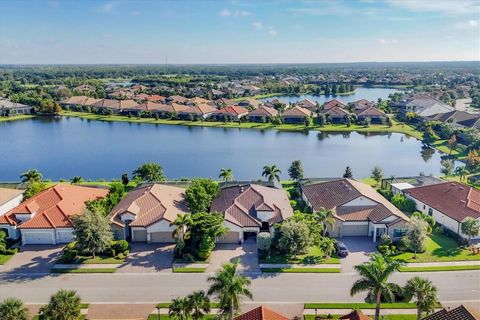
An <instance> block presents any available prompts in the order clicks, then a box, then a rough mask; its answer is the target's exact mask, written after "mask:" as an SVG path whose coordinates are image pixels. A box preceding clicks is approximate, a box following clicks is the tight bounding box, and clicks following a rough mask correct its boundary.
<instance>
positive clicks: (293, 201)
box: [290, 200, 297, 208]
mask: <svg viewBox="0 0 480 320" xmlns="http://www.w3.org/2000/svg"><path fill="white" fill-rule="evenodd" d="M296 206H297V201H296V200H290V207H292V208H295V207H296Z"/></svg>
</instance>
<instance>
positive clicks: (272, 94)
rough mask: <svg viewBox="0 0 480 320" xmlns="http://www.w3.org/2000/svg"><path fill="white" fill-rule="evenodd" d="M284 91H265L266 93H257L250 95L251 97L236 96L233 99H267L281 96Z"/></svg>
mask: <svg viewBox="0 0 480 320" xmlns="http://www.w3.org/2000/svg"><path fill="white" fill-rule="evenodd" d="M280 95H282V93H278V92H277V93H265V94H257V95H255V96H250V97H240V98H234V99H232V100H233V101H243V100H245V99H257V100H258V99H266V98H271V97H275V96H280Z"/></svg>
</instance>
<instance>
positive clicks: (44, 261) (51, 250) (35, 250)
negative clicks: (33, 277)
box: [0, 245, 64, 273]
mask: <svg viewBox="0 0 480 320" xmlns="http://www.w3.org/2000/svg"><path fill="white" fill-rule="evenodd" d="M63 247H64V246H63V245H56V246H52V245H27V246H23V247H20V249H21V251H20V252H18V253H17V254H15V255H14V256H13V257H12V258H11V259H10V260H9V261H8V262H7V263H6V264H5V265H3V266H0V272H8V273H49V272H50V270H51V269H52V266H53V265H54V264H55V262H56V261H57V259H58V258H59V257H60V255H61V254H62V249H63Z"/></svg>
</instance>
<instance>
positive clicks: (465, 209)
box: [405, 182, 480, 239]
mask: <svg viewBox="0 0 480 320" xmlns="http://www.w3.org/2000/svg"><path fill="white" fill-rule="evenodd" d="M405 195H406V196H407V198H409V199H412V200H413V201H415V205H416V207H417V210H418V211H421V212H423V213H425V214H428V215H430V216H432V217H433V218H434V219H435V221H436V222H437V224H441V225H442V226H443V227H444V228H447V229H449V230H450V231H452V232H455V233H456V234H458V235H459V236H461V237H462V238H464V239H466V238H468V237H467V236H466V235H465V234H463V233H462V230H461V224H462V222H463V221H464V220H465V219H466V218H467V217H472V218H474V219H477V220H479V221H480V191H479V190H477V189H475V188H472V187H470V186H467V185H464V184H462V183H458V182H445V183H440V184H434V185H429V186H423V187H417V188H411V189H407V190H405ZM474 239H480V236H477V237H475V238H474Z"/></svg>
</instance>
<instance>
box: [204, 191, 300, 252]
mask: <svg viewBox="0 0 480 320" xmlns="http://www.w3.org/2000/svg"><path fill="white" fill-rule="evenodd" d="M210 212H220V213H222V214H223V215H224V217H225V222H224V225H225V227H227V228H228V229H229V232H228V233H227V234H226V235H225V236H224V237H222V238H221V239H219V242H222V243H238V242H239V241H243V240H244V239H246V238H248V237H250V236H252V237H256V235H257V233H259V232H262V231H264V232H270V233H272V234H273V225H274V224H275V223H279V222H282V221H283V220H285V219H287V218H288V217H290V216H292V215H293V210H292V207H291V206H290V200H289V199H288V195H287V193H286V192H285V191H284V190H282V189H276V188H270V187H264V186H261V185H256V184H250V185H241V186H233V187H228V188H224V189H222V190H220V193H219V194H218V196H217V197H216V198H215V199H214V200H213V203H212V206H211V208H210Z"/></svg>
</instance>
